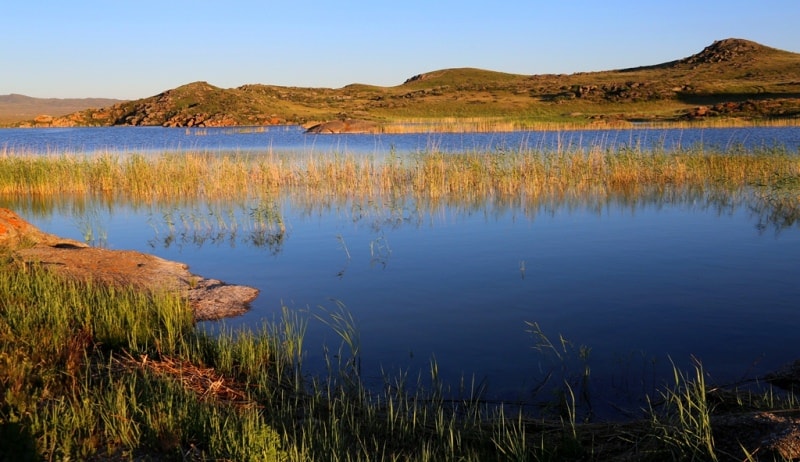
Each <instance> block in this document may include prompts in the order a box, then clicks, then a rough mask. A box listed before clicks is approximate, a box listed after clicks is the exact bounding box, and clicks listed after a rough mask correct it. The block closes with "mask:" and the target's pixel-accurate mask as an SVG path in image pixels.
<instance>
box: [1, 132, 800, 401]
mask: <svg viewBox="0 0 800 462" xmlns="http://www.w3.org/2000/svg"><path fill="white" fill-rule="evenodd" d="M207 130H208V134H206V135H192V134H186V131H185V130H183V129H180V130H176V129H160V128H153V129H127V128H112V129H66V130H65V131H63V132H62V131H59V130H57V129H48V130H42V131H39V129H36V130H20V131H0V146H5V147H6V148H7V149H11V150H16V149H22V150H30V151H33V152H40V151H41V152H46V151H51V152H52V151H60V150H62V149H66V150H73V149H74V150H76V151H78V150H83V149H86V150H91V149H111V150H115V151H126V150H129V151H130V150H133V151H136V152H139V150H142V149H154V150H163V149H169V148H172V147H174V148H176V149H177V148H191V149H195V148H202V149H217V148H215V147H214V143H215V142H217V141H219V142H220V144H219V145H218V149H220V150H231V149H242V150H253V152H254V153H256V154H258V153H259V152H264V149H265V148H264V146H270V147H271V148H274V149H286V150H299V151H303V150H306V151H303V152H310V153H312V154H314V153H320V155H324V154H326V153H328V152H340V150H341V151H344V152H362V153H365V154H370V155H376V153H378V154H380V153H389V152H395V153H401V154H402V152H405V151H406V150H407V151H408V152H413V151H415V150H424V149H426V147H429V146H431V145H432V144H431V143H433V144H435V145H437V146H438V147H439V148H446V149H452V150H454V151H456V150H458V149H473V146H482V147H480V148H479V149H487V155H491V152H492V150H502V149H504V148H503V147H502V146H511V147H514V146H518V145H520V144H523V143H528V144H537V143H538V144H543V145H544V144H548V143H551V142H556V143H558V137H559V136H569V137H571V139H572V140H575V142H576V143H579V145H580V146H590V145H592V144H593V143H603V144H605V145H619V144H629V143H632V144H633V145H636V144H637V143H641V142H644V141H640V140H643V139H647V140H650V141H648V143H651V142H652V143H656V144H657V145H660V146H662V147H664V146H677V145H684V144H686V143H689V144H693V143H696V142H697V139H698V138H701V139H702V140H703V143H710V142H711V141H710V140H712V139H713V140H716V141H713V142H714V143H723V144H729V145H730V144H738V143H751V144H752V145H755V146H768V145H771V143H772V142H773V141H774V140H783V141H782V142H783V143H785V144H782V146H784V147H785V149H786V150H787V151H789V152H795V151H797V146H798V145H800V141H798V138H797V137H798V130H797V129H795V128H792V129H753V130H752V131H744V132H742V133H740V132H739V131H737V130H738V129H734V130H725V131H713V130H701V131H680V132H677V131H647V132H630V131H618V132H610V131H605V132H569V133H562V134H552V133H551V134H536V133H517V134H493V135H489V134H471V135H452V136H450V137H448V138H440V139H439V140H435V141H432V139H433V137H439V136H440V135H430V136H428V135H413V136H401V137H398V138H395V137H384V136H375V135H362V136H344V137H338V136H337V137H325V136H314V137H308V135H304V134H303V133H302V132H301V131H300V130H299V129H297V128H288V129H287V128H281V129H273V128H271V129H267V130H265V131H258V132H253V133H235V134H226V133H227V132H225V130H229V129H219V136H220V140H217V141H214V139H215V136H216V133H217V130H212V129H207ZM9 134H11V135H9ZM133 134H135V136H136V137H139V136H141V138H136V137H131V136H132V135H133ZM12 135H13V136H12ZM45 135H46V136H45ZM26 136H27V137H26ZM3 137H5V138H3ZM17 137H21V138H17ZM182 137H186V138H188V139H191V140H197V144H196V145H194V146H187V144H186V143H187V141H186V139H184V138H182ZM426 137H427V138H426ZM514 137H516V138H514ZM537 137H540V138H537ZM548 137H551V138H548ZM222 138H225V141H222V140H221V139H222ZM444 139H446V140H447V141H446V142H445V141H443V140H444ZM65 140H66V141H65ZM478 140H482V141H478ZM487 140H489V143H488V144H486V143H487ZM554 140H555V141H554ZM562 140H563V138H562ZM786 140H788V144H787V142H786ZM495 142H497V143H499V144H492V143H495ZM570 142H573V141H570ZM105 143H111V144H108V145H106V144H105ZM113 143H116V144H113ZM148 143H149V144H148ZM324 143H327V144H324ZM459 143H460V144H459ZM323 144H324V145H323ZM387 145H390V146H391V147H389V148H387ZM376 146H382V147H383V148H385V150H384V151H380V150H376ZM487 146H488V147H487ZM556 146H558V144H556ZM383 148H382V149H383ZM268 149H269V148H268ZM475 149H478V148H475ZM259 150H260V151H259ZM331 150H332V151H331ZM126 152H127V151H126ZM264 201H267V202H268V203H267V204H265V203H264ZM265 205H266V206H268V207H272V208H274V210H276V211H277V212H278V214H279V216H280V218H281V220H282V226H279V225H278V224H277V223H274V222H271V223H264V222H259V221H257V220H256V219H255V218H254V217H255V215H254V211H256V210H260V209H262V208H263V207H264V206H265ZM0 206H3V207H9V208H12V209H14V210H16V211H17V212H18V213H20V214H21V215H22V216H23V217H24V218H26V219H28V220H29V221H31V222H33V223H34V224H35V225H37V226H39V227H40V228H42V229H43V230H45V231H48V232H51V233H56V234H59V235H63V236H65V237H71V238H74V239H78V240H86V241H89V242H91V243H92V244H95V245H102V246H105V247H108V248H114V249H134V250H140V251H143V252H149V253H153V254H156V255H158V256H161V257H163V258H167V259H171V260H177V261H182V262H185V263H187V264H189V265H190V269H191V270H192V271H193V272H194V273H197V274H201V275H204V276H208V277H213V278H217V279H222V280H225V281H227V282H230V283H236V284H245V285H251V286H254V287H257V288H258V289H260V290H261V295H260V296H259V297H258V298H257V299H256V300H255V302H254V303H253V306H252V310H251V311H250V312H249V313H247V314H246V315H244V316H241V317H238V318H233V319H229V320H227V321H225V324H226V325H227V326H232V327H241V326H249V327H258V326H259V325H260V324H261V323H262V322H263V320H265V319H266V320H274V319H277V318H278V317H279V316H280V314H281V312H282V307H289V308H291V309H293V310H297V311H301V312H303V313H305V315H307V316H308V317H309V319H310V320H311V321H310V326H309V331H308V335H307V339H306V347H307V351H306V356H305V365H306V367H307V370H308V371H309V372H319V371H323V370H324V364H325V361H324V359H325V355H326V354H327V355H329V357H330V356H332V355H334V354H337V353H338V348H339V345H340V343H341V339H339V338H337V336H336V335H335V334H334V332H333V331H332V329H331V328H330V326H328V325H326V324H325V323H323V322H321V321H319V320H318V319H317V318H316V317H315V316H320V317H323V318H324V317H325V316H326V314H325V313H326V312H327V313H330V312H331V311H335V310H338V309H340V307H341V306H343V307H344V309H346V310H347V312H348V313H351V314H352V315H353V317H354V319H355V320H356V323H357V328H358V332H359V333H360V340H361V352H362V355H363V356H362V362H361V364H362V368H363V375H364V377H365V378H366V379H367V381H368V383H369V384H371V385H373V386H376V387H379V386H380V384H381V381H382V377H383V375H384V374H390V375H392V374H393V375H396V374H397V372H398V371H406V372H407V373H408V374H409V376H410V377H412V381H413V380H414V378H415V377H416V376H417V375H418V374H420V373H422V374H423V375H425V374H426V373H427V371H428V370H429V369H430V363H431V361H432V360H435V362H436V363H437V364H438V369H439V372H440V373H441V376H442V378H443V379H445V380H446V381H447V382H448V383H450V384H454V386H456V387H457V384H458V383H459V381H460V380H461V378H462V377H463V378H465V379H466V380H467V381H468V382H471V381H472V380H473V378H474V380H475V381H476V383H478V384H481V385H482V386H485V387H486V388H485V393H486V394H485V397H487V398H491V399H499V400H536V399H544V400H547V399H552V395H547V394H545V395H544V396H542V395H541V394H540V395H534V391H535V390H536V389H537V387H538V385H539V384H541V382H542V380H543V379H544V378H545V377H547V376H548V373H550V372H553V371H555V375H553V376H551V380H555V383H556V384H559V383H563V380H568V381H572V380H574V379H575V378H576V377H580V376H581V374H582V373H583V371H584V366H585V365H588V366H589V367H590V368H591V374H590V377H591V381H590V387H591V390H592V393H593V395H594V396H597V398H596V399H595V402H594V403H593V407H594V408H595V409H598V408H601V407H603V404H602V403H605V402H607V401H610V400H614V401H616V402H621V401H624V399H625V398H630V397H632V396H633V397H636V398H634V400H633V404H631V406H635V404H636V399H638V398H640V397H641V396H642V393H652V392H653V391H654V389H655V388H654V387H655V386H656V385H658V384H661V383H662V382H664V381H668V380H669V378H670V377H671V372H672V371H671V364H672V363H671V361H672V362H674V363H675V364H676V365H678V366H679V367H688V366H689V365H690V364H691V363H692V358H697V359H698V360H700V361H702V363H703V364H704V367H705V370H706V371H707V372H708V373H709V375H710V376H709V381H710V382H715V383H730V382H735V381H737V380H740V379H741V378H742V377H749V378H752V377H758V376H759V375H761V374H763V373H765V372H768V371H770V370H772V369H774V368H777V367H779V366H780V365H782V364H784V363H786V362H789V361H792V360H795V359H797V356H798V352H797V350H796V349H795V348H794V347H793V346H794V344H795V343H796V342H795V339H796V335H797V332H798V329H800V315H798V313H797V309H798V306H799V305H798V303H797V300H800V284H797V275H798V274H800V229H799V228H800V227H798V225H797V223H796V222H795V221H792V220H789V221H781V220H780V216H777V217H776V216H772V215H771V213H772V212H774V211H773V210H770V207H769V203H768V202H765V201H764V200H763V198H762V197H761V195H760V193H759V192H758V191H741V192H739V193H736V194H733V195H727V194H726V195H712V194H709V193H705V192H692V193H690V192H687V191H672V192H671V193H664V192H659V193H645V194H642V195H639V196H634V197H584V198H572V199H570V200H555V199H554V200H547V199H541V200H538V201H535V202H534V201H519V200H518V201H516V202H502V201H500V200H499V199H496V198H486V199H484V200H481V201H477V202H475V201H459V200H458V199H454V200H452V201H450V202H449V203H447V204H435V205H430V204H427V205H426V204H416V203H414V202H413V200H412V199H410V198H398V199H397V200H396V202H395V203H393V204H392V206H391V207H390V206H388V205H385V204H380V203H375V202H354V201H352V200H349V199H345V198H328V199H327V200H325V201H324V202H323V201H318V200H314V199H309V198H308V197H302V195H298V194H289V193H288V192H287V193H286V194H284V195H277V196H275V197H272V198H267V199H264V198H261V199H259V200H258V201H245V202H241V203H202V202H199V203H188V204H185V205H184V206H181V207H166V206H158V205H155V204H131V203H117V204H113V205H108V204H101V203H97V202H92V201H88V202H81V203H77V202H72V201H70V200H69V199H67V198H55V199H53V202H49V203H39V202H34V201H33V200H32V198H26V199H17V200H11V199H1V200H0ZM216 326H218V324H213V323H210V324H208V325H207V326H206V327H208V328H210V329H212V330H213V329H215V328H216ZM536 328H538V329H541V331H542V332H544V334H546V335H547V337H548V338H549V339H550V340H552V341H553V342H554V344H555V345H556V346H557V351H558V353H559V356H560V358H558V357H556V355H554V354H552V351H550V352H548V351H547V350H546V349H542V348H541V346H542V339H541V337H538V336H537V335H535V333H534V332H532V331H535V330H536ZM560 336H563V339H565V340H566V341H568V342H567V343H563V344H562V343H561V342H560V341H559V338H560ZM582 346H583V347H585V348H584V349H583V350H582V351H583V353H584V358H583V359H582V358H581V347H582ZM537 347H538V348H537ZM587 352H588V355H586V353H587ZM587 358H588V359H587ZM559 377H560V378H559ZM556 379H557V380H556ZM558 380H562V382H558Z"/></svg>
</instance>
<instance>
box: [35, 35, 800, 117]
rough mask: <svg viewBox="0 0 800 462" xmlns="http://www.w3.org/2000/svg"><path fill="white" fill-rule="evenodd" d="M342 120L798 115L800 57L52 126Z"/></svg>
mask: <svg viewBox="0 0 800 462" xmlns="http://www.w3.org/2000/svg"><path fill="white" fill-rule="evenodd" d="M350 118H354V119H364V120H370V121H373V122H378V123H382V124H391V123H397V122H409V121H416V122H419V121H435V120H444V119H447V120H470V119H476V118H478V119H492V120H495V121H497V120H504V121H509V122H514V123H519V124H525V123H542V122H545V123H551V122H552V123H572V124H579V125H580V124H612V125H613V124H615V123H619V122H625V121H628V122H636V121H666V122H669V121H677V120H694V119H710V118H719V119H730V118H736V119H740V120H773V119H776V118H777V119H800V54H797V53H793V52H788V51H783V50H778V49H775V48H770V47H767V46H764V45H761V44H758V43H755V42H752V41H748V40H742V39H725V40H720V41H716V42H714V43H713V44H711V45H709V46H708V47H706V48H705V49H703V50H702V51H700V52H699V53H697V54H695V55H692V56H689V57H686V58H683V59H678V60H675V61H671V62H668V63H662V64H657V65H648V66H642V67H637V68H629V69H618V70H611V71H602V72H581V73H575V74H569V75H566V74H561V75H553V74H548V75H532V76H530V75H517V74H507V73H502V72H495V71H488V70H481V69H472V68H461V69H443V70H438V71H433V72H427V73H423V74H419V75H416V76H414V77H411V78H409V79H408V80H406V81H405V82H404V83H403V84H401V85H397V86H394V87H378V86H370V85H363V84H353V85H348V86H345V87H343V88H339V89H330V88H298V87H281V86H273V85H262V84H253V85H244V86H241V87H238V88H232V89H222V88H218V87H215V86H213V85H210V84H208V83H206V82H195V83H190V84H188V85H184V86H181V87H178V88H175V89H172V90H168V91H165V92H163V93H160V94H158V95H155V96H153V97H150V98H144V99H140V100H136V101H128V102H122V103H118V104H114V105H112V106H109V107H105V108H102V109H88V110H84V111H81V112H77V113H74V114H71V115H69V116H68V117H62V118H56V119H54V120H53V121H52V122H51V124H53V125H163V126H178V127H192V126H232V125H263V124H307V123H310V122H313V121H325V120H336V119H350ZM28 125H42V124H41V123H36V122H33V121H32V122H29V123H28Z"/></svg>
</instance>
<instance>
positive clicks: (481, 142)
mask: <svg viewBox="0 0 800 462" xmlns="http://www.w3.org/2000/svg"><path fill="white" fill-rule="evenodd" d="M700 145H702V146H707V147H712V148H719V149H727V148H729V147H732V146H744V147H771V146H776V145H779V146H787V147H790V148H791V147H793V148H794V150H796V149H797V146H800V127H762V128H717V129H714V128H706V129H624V130H578V131H564V132H554V131H543V132H509V133H457V134H446V133H420V134H402V135H387V134H380V135H374V134H342V135H336V136H330V135H316V134H313V135H312V134H306V133H304V132H303V129H302V128H301V127H297V126H289V127H242V128H194V129H192V128H190V129H186V128H162V127H103V128H37V129H30V128H24V129H0V149H5V150H9V149H10V150H25V151H29V152H37V153H62V152H80V153H83V152H93V151H109V150H110V151H135V152H142V151H155V152H163V151H165V150H167V151H179V150H200V151H256V152H258V151H265V150H275V151H292V152H300V153H316V154H328V153H332V152H335V153H348V154H376V155H380V154H384V153H387V152H389V151H391V150H394V151H396V152H398V153H408V152H417V151H425V150H432V149H437V150H441V151H456V152H463V151H474V150H478V151H495V150H515V149H545V150H551V149H569V148H576V147H579V148H591V147H601V148H603V149H618V148H622V147H629V148H645V149H650V148H663V149H668V150H671V149H677V148H690V147H695V146H700Z"/></svg>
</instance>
